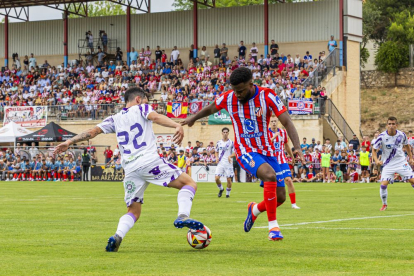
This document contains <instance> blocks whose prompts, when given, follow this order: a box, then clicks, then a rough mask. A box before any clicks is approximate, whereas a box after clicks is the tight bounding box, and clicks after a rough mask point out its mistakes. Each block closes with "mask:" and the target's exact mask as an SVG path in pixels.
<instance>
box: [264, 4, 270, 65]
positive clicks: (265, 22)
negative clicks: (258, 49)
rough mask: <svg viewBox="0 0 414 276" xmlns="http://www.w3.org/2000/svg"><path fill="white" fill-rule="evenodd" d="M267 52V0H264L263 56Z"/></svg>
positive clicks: (265, 55)
mask: <svg viewBox="0 0 414 276" xmlns="http://www.w3.org/2000/svg"><path fill="white" fill-rule="evenodd" d="M268 53H269V0H264V57H265V58H266V57H267V54H268Z"/></svg>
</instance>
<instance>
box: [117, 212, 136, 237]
mask: <svg viewBox="0 0 414 276" xmlns="http://www.w3.org/2000/svg"><path fill="white" fill-rule="evenodd" d="M135 221H136V219H135V216H134V215H133V214H132V213H127V214H125V215H123V216H122V217H121V218H120V219H119V223H118V229H117V230H116V234H117V235H118V236H120V237H121V238H124V237H125V235H126V234H127V233H128V231H129V230H130V229H131V228H132V227H133V226H134V224H135Z"/></svg>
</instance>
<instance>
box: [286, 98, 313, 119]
mask: <svg viewBox="0 0 414 276" xmlns="http://www.w3.org/2000/svg"><path fill="white" fill-rule="evenodd" d="M288 106H289V114H302V115H303V114H305V115H308V114H312V113H313V101H312V100H311V99H293V100H289V101H288Z"/></svg>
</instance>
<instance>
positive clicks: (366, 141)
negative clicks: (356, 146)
mask: <svg viewBox="0 0 414 276" xmlns="http://www.w3.org/2000/svg"><path fill="white" fill-rule="evenodd" d="M363 139H364V140H363V141H362V145H361V147H366V148H367V152H370V150H371V142H370V141H369V140H368V136H366V135H365V136H364V137H363Z"/></svg>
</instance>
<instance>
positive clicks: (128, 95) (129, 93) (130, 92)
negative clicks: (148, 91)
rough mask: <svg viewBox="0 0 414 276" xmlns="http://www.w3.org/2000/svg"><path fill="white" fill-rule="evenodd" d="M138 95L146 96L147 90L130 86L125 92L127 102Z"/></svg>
mask: <svg viewBox="0 0 414 276" xmlns="http://www.w3.org/2000/svg"><path fill="white" fill-rule="evenodd" d="M137 96H140V97H141V98H142V99H143V98H145V92H144V90H142V88H140V87H132V88H129V89H128V90H127V91H126V92H125V96H124V100H125V102H126V103H129V102H132V101H133V100H134V99H135V98H136V97H137Z"/></svg>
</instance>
